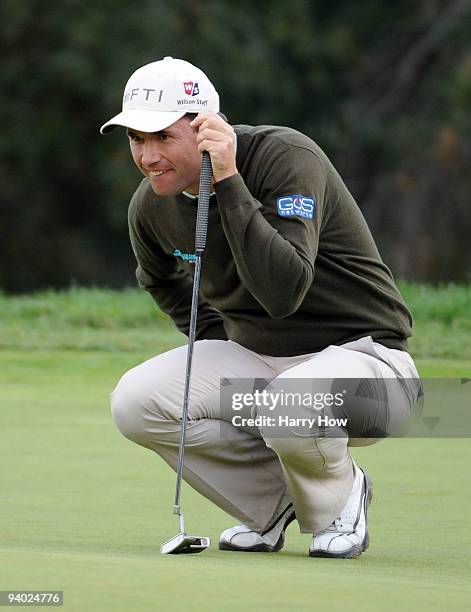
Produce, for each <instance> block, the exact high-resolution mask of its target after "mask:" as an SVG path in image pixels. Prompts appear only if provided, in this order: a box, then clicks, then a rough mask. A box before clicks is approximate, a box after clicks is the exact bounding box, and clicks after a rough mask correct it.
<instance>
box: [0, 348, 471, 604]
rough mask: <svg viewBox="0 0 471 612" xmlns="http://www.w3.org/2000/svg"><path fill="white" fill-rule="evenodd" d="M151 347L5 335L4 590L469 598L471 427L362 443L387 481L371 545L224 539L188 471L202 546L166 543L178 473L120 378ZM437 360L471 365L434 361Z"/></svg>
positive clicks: (190, 505)
mask: <svg viewBox="0 0 471 612" xmlns="http://www.w3.org/2000/svg"><path fill="white" fill-rule="evenodd" d="M144 357H146V355H143V354H138V353H132V352H113V353H105V352H94V351H82V352H78V351H50V352H41V351H37V352H26V351H24V352H23V351H2V352H1V353H0V359H1V362H2V366H1V373H0V405H1V408H0V465H1V468H0V534H1V535H0V590H7V589H10V590H13V589H17V590H20V589H21V590H28V589H29V590H40V589H50V590H63V591H64V608H65V609H67V610H79V611H82V610H83V611H86V610H97V611H100V612H101V611H107V610H110V611H111V610H113V611H117V610H123V611H141V610H154V611H155V610H161V609H162V610H163V609H173V610H189V609H194V610H221V609H223V610H240V609H241V608H242V609H246V610H257V611H259V610H286V609H293V610H295V609H296V610H328V611H329V612H332V611H334V610H344V609H345V608H349V609H355V610H362V611H364V610H375V611H376V610H382V611H383V610H395V611H397V610H405V609H411V608H412V609H414V610H443V609H450V610H468V609H470V607H471V585H470V581H469V576H470V570H471V563H470V553H469V551H470V550H471V530H470V529H469V527H468V525H467V516H468V508H469V507H470V502H471V487H470V485H471V480H470V476H469V469H468V466H469V464H470V463H471V444H470V440H469V439H435V440H434V439H404V440H387V441H384V442H381V443H379V444H376V445H374V446H371V447H369V448H363V449H355V450H354V455H355V457H356V459H357V460H358V462H359V463H360V464H361V465H363V466H364V467H365V468H366V469H367V470H368V471H369V473H370V475H371V477H372V480H373V482H374V500H373V504H372V506H371V508H370V515H369V518H370V521H369V524H370V535H371V545H370V548H369V550H368V551H367V552H366V553H365V554H364V555H362V556H361V557H360V558H359V559H356V560H353V561H349V560H330V559H309V558H308V557H307V549H308V546H309V541H310V538H309V536H307V535H301V534H299V532H298V530H297V527H296V524H295V523H294V524H293V525H292V526H291V527H290V528H289V530H288V532H287V538H286V545H285V548H284V550H283V551H281V552H280V553H277V554H244V553H231V552H224V551H219V550H218V548H217V540H218V535H219V533H220V531H222V530H223V529H225V528H226V527H228V526H230V525H233V524H234V523H235V521H234V519H232V518H231V517H229V516H228V515H226V514H225V513H223V512H222V511H221V510H219V509H218V508H216V507H214V506H212V505H211V504H210V503H209V502H207V501H206V500H205V499H203V498H202V497H200V496H199V495H198V494H197V493H195V492H194V491H192V490H191V489H189V488H188V487H184V489H183V508H184V511H185V517H186V522H187V527H188V531H189V532H191V533H195V534H201V535H209V536H210V537H211V538H212V541H213V544H212V546H211V548H210V549H208V550H207V551H205V552H203V553H202V554H200V555H189V556H176V557H173V556H168V557H162V556H161V555H160V554H159V547H160V544H161V543H162V542H163V541H164V540H166V539H168V538H169V537H171V536H173V535H175V533H177V531H178V522H177V519H176V517H174V516H172V514H171V507H172V502H173V495H174V486H175V476H174V474H173V472H171V471H170V470H169V468H168V467H167V466H166V465H165V464H164V463H163V461H161V460H160V459H159V458H158V457H157V456H155V455H153V454H152V453H151V452H150V451H146V450H144V449H142V448H140V447H138V446H136V445H134V444H132V443H130V442H128V441H127V440H125V439H124V438H123V437H122V436H121V434H119V432H118V431H117V430H115V428H114V426H113V424H112V422H111V419H110V414H109V402H108V393H109V392H110V391H111V390H112V387H113V385H114V384H115V382H116V381H117V379H118V377H119V376H120V374H121V373H122V372H124V371H125V370H126V369H128V368H129V367H130V366H131V365H133V364H135V363H138V362H139V361H141V360H142V359H143V358H144ZM419 366H420V369H421V372H422V374H423V375H424V376H427V375H430V376H432V375H435V376H438V375H439V374H438V372H441V375H446V376H466V374H468V375H469V371H470V368H469V362H468V363H465V362H459V361H451V360H448V361H447V362H440V361H433V362H431V361H427V362H425V361H424V362H420V361H419Z"/></svg>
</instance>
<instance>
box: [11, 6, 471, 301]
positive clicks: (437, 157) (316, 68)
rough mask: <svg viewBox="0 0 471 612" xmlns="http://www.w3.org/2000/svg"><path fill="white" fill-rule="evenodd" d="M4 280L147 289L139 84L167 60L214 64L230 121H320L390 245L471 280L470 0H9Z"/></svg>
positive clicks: (324, 140) (420, 264)
mask: <svg viewBox="0 0 471 612" xmlns="http://www.w3.org/2000/svg"><path fill="white" fill-rule="evenodd" d="M0 16H1V19H2V35H1V36H2V42H1V46H2V54H1V57H2V69H1V72H0V91H1V94H0V109H1V116H2V118H3V125H2V134H1V136H0V173H1V175H0V178H1V187H0V231H1V240H0V257H1V260H0V262H1V263H0V288H3V289H4V290H7V291H26V290H31V289H35V288H39V287H45V286H54V287H60V286H64V285H69V284H70V283H78V284H84V283H86V284H90V283H94V284H105V285H108V286H120V285H123V284H133V283H134V276H133V269H134V261H133V257H132V253H131V250H130V247H129V245H128V239H127V227H126V209H127V204H128V202H129V198H130V196H131V194H132V192H133V190H134V188H135V186H136V185H137V182H138V181H139V175H138V172H137V170H136V169H135V168H134V166H133V164H132V162H131V160H130V156H129V152H128V149H127V144H126V140H125V138H124V135H123V133H122V132H121V131H120V130H116V131H115V132H113V133H112V134H110V135H109V136H107V137H102V136H100V135H99V133H98V129H99V126H100V125H101V124H102V123H103V122H104V121H106V120H107V119H108V118H110V117H111V116H112V115H113V114H115V113H116V112H118V110H119V107H120V101H121V95H122V90H123V87H124V84H125V82H126V80H127V78H128V77H129V75H130V74H131V72H132V71H133V70H134V69H136V68H137V67H139V66H140V65H142V64H145V63H147V62H150V61H154V60H156V59H158V58H160V57H163V56H165V55H173V56H174V57H181V58H184V59H188V60H189V61H192V62H193V63H195V64H197V65H199V66H200V67H201V68H202V69H203V70H205V71H206V72H207V73H208V75H209V76H210V78H211V79H212V81H213V82H214V84H215V86H216V88H217V89H218V91H219V93H220V95H221V101H222V110H223V111H224V112H226V113H227V115H228V116H229V118H230V120H231V122H232V123H251V124H256V123H278V124H285V125H290V126H292V127H295V128H297V129H299V130H301V131H304V132H305V133H307V134H308V135H310V136H311V137H312V138H313V139H314V140H316V141H317V142H318V143H319V144H320V145H321V146H322V147H323V148H324V150H325V151H326V152H327V153H328V155H329V156H330V158H331V159H332V161H333V162H334V164H335V165H336V166H337V168H338V170H339V172H340V173H341V175H342V176H343V178H344V180H345V182H346V183H347V185H348V186H349V188H350V190H351V191H352V192H353V194H354V195H355V197H356V198H357V201H358V203H359V205H360V207H361V208H362V210H363V212H364V214H365V216H366V218H367V220H368V222H369V224H370V227H371V228H372V231H373V234H374V236H375V238H376V240H377V243H378V246H379V248H380V251H381V253H382V254H383V258H384V259H385V261H386V262H387V263H388V265H390V267H391V268H392V269H393V271H394V272H395V273H396V274H398V275H400V276H403V277H406V278H409V279H422V280H440V279H453V280H467V281H469V280H470V264H471V249H470V247H469V242H470V240H469V234H470V230H471V206H470V205H469V204H470V202H471V177H470V172H469V168H470V167H471V114H470V107H471V48H470V40H471V0H451V1H450V0H448V1H445V0H424V1H419V0H416V1H413V0H397V1H395V2H389V1H386V2H377V0H363V1H362V2H355V3H353V2H351V1H350V0H331V1H330V2H327V1H325V0H324V1H321V0H316V1H309V0H291V1H290V2H289V3H286V2H284V1H282V0H259V1H258V2H256V3H254V2H253V1H250V2H249V1H248V0H239V1H238V2H237V3H233V2H230V0H188V1H183V0H173V1H172V2H169V1H164V0H152V1H150V0H141V2H140V3H138V4H136V3H135V2H131V0H102V1H101V2H100V3H96V2H90V0H81V1H80V0H61V2H49V3H45V2H41V1H39V0H29V1H28V2H26V3H21V2H17V1H16V0H2V2H1V4H0Z"/></svg>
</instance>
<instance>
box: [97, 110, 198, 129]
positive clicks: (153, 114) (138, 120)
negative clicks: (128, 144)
mask: <svg viewBox="0 0 471 612" xmlns="http://www.w3.org/2000/svg"><path fill="white" fill-rule="evenodd" d="M187 112H188V111H186V110H185V111H179V112H175V111H145V110H138V109H129V110H125V111H123V112H121V113H119V115H116V117H113V118H112V119H110V120H109V121H107V122H106V123H104V124H103V125H102V126H101V128H100V132H101V133H102V134H107V133H108V132H110V131H111V130H112V129H114V128H115V127H118V126H121V127H127V128H131V129H132V130H138V131H139V132H150V133H152V132H160V130H164V129H165V128H168V127H169V125H172V124H173V123H175V121H178V120H179V119H181V118H182V117H184V116H185V115H186V114H187Z"/></svg>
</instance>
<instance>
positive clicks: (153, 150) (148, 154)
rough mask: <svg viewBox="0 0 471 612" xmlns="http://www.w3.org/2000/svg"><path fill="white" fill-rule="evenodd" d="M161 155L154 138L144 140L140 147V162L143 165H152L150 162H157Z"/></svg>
mask: <svg viewBox="0 0 471 612" xmlns="http://www.w3.org/2000/svg"><path fill="white" fill-rule="evenodd" d="M161 157H162V154H161V151H160V144H159V142H158V141H157V140H155V139H154V138H149V139H148V140H146V141H145V142H144V146H143V149H142V158H141V164H142V165H143V166H152V164H155V163H157V162H159V161H160V159H161Z"/></svg>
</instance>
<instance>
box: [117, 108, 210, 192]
mask: <svg viewBox="0 0 471 612" xmlns="http://www.w3.org/2000/svg"><path fill="white" fill-rule="evenodd" d="M127 132H128V137H129V145H130V147H131V154H132V157H133V160H134V163H135V164H136V166H137V167H138V168H139V170H140V171H141V172H142V174H143V175H144V176H146V177H147V178H148V179H149V182H150V184H151V186H152V189H153V190H154V192H155V193H156V194H157V195H162V196H173V195H177V194H179V193H181V192H182V191H188V192H190V193H198V189H199V176H200V164H201V154H200V152H199V151H198V147H197V144H196V132H195V131H194V129H193V128H192V127H190V120H189V118H187V117H182V118H181V119H179V120H178V121H176V122H175V123H173V124H172V125H171V126H170V127H168V128H165V130H162V131H160V132H154V133H152V134H150V133H148V132H140V131H138V130H133V129H131V128H128V131H127Z"/></svg>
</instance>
